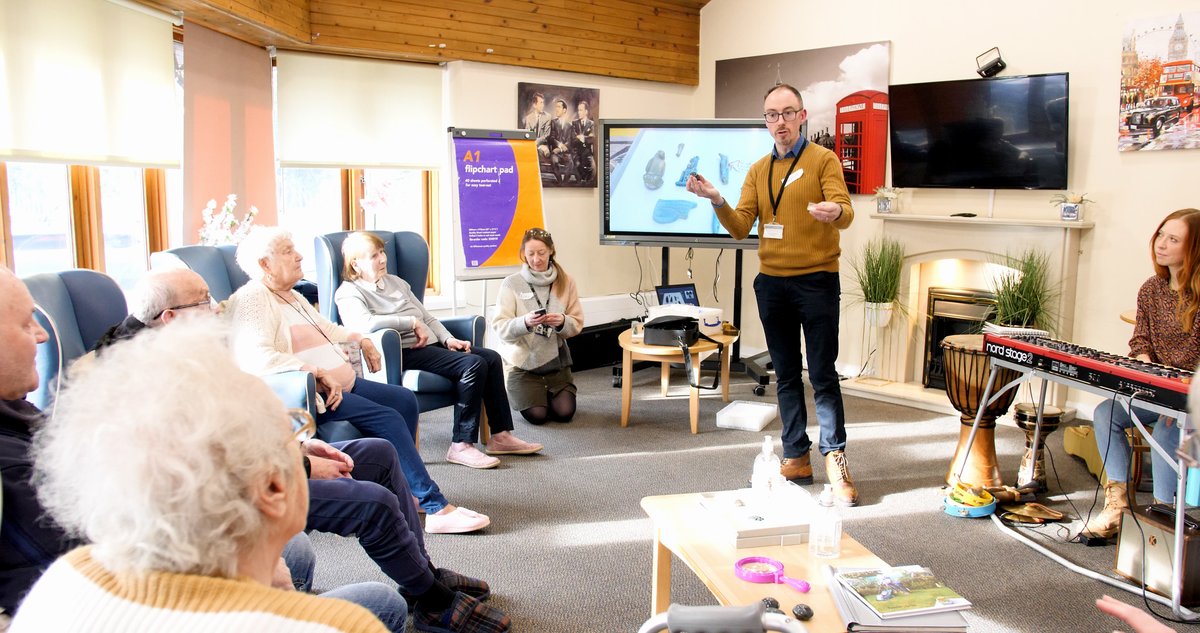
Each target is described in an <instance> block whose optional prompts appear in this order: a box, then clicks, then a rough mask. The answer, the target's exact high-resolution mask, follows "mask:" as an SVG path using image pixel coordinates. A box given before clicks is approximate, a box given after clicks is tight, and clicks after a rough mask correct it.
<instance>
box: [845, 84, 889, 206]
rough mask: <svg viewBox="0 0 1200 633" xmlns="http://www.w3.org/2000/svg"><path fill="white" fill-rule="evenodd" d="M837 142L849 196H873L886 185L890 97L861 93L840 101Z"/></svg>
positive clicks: (874, 93)
mask: <svg viewBox="0 0 1200 633" xmlns="http://www.w3.org/2000/svg"><path fill="white" fill-rule="evenodd" d="M834 125H835V127H834V129H836V130H837V134H836V135H835V137H836V139H837V143H836V145H835V148H834V151H836V152H837V155H838V157H839V158H841V160H842V173H843V174H844V175H845V177H846V188H847V189H849V191H850V193H874V191H875V188H876V187H879V186H882V185H883V179H884V174H883V170H884V167H885V165H886V163H887V136H888V95H887V93H886V92H880V91H878V90H859V91H858V92H855V93H851V94H849V95H846V96H845V97H843V98H842V100H841V101H838V102H837V117H836V119H835V124H834Z"/></svg>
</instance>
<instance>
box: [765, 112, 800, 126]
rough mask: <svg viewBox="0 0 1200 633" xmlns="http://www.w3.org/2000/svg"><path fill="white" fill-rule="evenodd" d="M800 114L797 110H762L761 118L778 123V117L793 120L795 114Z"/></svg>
mask: <svg viewBox="0 0 1200 633" xmlns="http://www.w3.org/2000/svg"><path fill="white" fill-rule="evenodd" d="M799 114H800V111H799V110H784V111H783V112H763V118H764V119H766V120H767V123H778V122H779V119H783V120H784V121H795V120H796V116H798V115H799Z"/></svg>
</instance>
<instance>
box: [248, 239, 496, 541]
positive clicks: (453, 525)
mask: <svg viewBox="0 0 1200 633" xmlns="http://www.w3.org/2000/svg"><path fill="white" fill-rule="evenodd" d="M301 259H302V257H301V255H300V253H299V252H298V251H297V250H296V247H295V244H293V243H292V236H291V233H289V232H287V231H285V230H283V229H280V228H277V227H262V226H260V227H256V228H254V229H253V230H251V231H250V233H249V234H248V235H247V236H246V238H245V239H244V240H242V243H241V244H239V245H238V251H237V260H238V265H239V266H241V267H242V269H243V270H245V271H246V274H247V275H249V276H250V281H249V282H247V283H246V284H245V285H243V286H242V287H241V288H239V289H238V291H237V292H235V293H234V294H233V296H232V297H230V298H229V305H228V307H227V311H228V313H229V314H231V315H232V318H233V321H234V324H235V333H234V353H235V355H236V356H237V359H238V363H239V364H240V365H241V366H242V368H243V369H245V370H246V371H249V372H251V373H254V374H258V375H265V374H272V373H278V372H282V371H290V370H296V369H299V370H303V371H310V372H313V374H314V375H315V376H316V379H317V382H318V385H319V388H320V389H321V391H322V395H323V396H324V400H325V402H324V411H323V412H321V413H320V415H318V416H317V422H318V423H321V422H324V421H326V420H345V421H347V422H349V423H350V424H352V425H354V427H355V428H357V429H358V430H359V431H360V432H361V433H362V434H363V435H366V436H368V437H378V438H382V439H385V440H387V441H389V442H391V444H392V445H393V446H395V447H396V453H397V454H398V455H399V456H400V466H401V468H402V469H403V470H404V476H405V478H407V479H408V483H409V486H410V487H411V488H412V492H413V494H414V495H415V496H416V497H417V502H418V503H419V504H420V506H421V508H423V509H424V510H425V513H426V517H425V531H426V532H430V533H434V534H453V533H463V532H474V531H476V530H480V529H483V528H484V527H487V526H488V524H490V523H491V519H489V518H488V517H487V516H486V515H483V514H479V513H478V512H473V511H471V510H468V509H466V508H461V507H457V506H454V505H452V504H451V503H450V502H449V501H447V500H446V497H445V496H444V495H443V494H442V491H441V490H439V489H438V485H437V484H436V483H435V482H434V481H433V478H432V477H430V476H429V471H427V470H426V469H425V463H424V462H422V461H421V455H420V453H418V452H417V447H416V444H415V441H414V440H415V437H416V432H417V415H418V412H417V399H416V396H414V395H413V394H412V392H411V391H409V390H408V389H405V388H404V387H401V386H398V385H388V384H383V383H378V382H374V381H370V380H359V379H358V378H357V376H356V375H355V372H354V369H353V368H352V367H351V366H350V364H349V363H348V362H347V360H346V357H345V356H344V355H343V354H342V351H341V348H340V347H338V344H339V343H342V342H344V341H360V342H361V343H362V350H363V357H364V359H365V360H366V361H367V362H368V364H370V365H372V366H374V365H375V364H376V363H378V362H379V352H378V351H377V350H376V349H375V348H374V346H373V345H372V344H371V341H370V339H368V338H364V337H363V336H362V335H361V334H359V333H357V332H352V331H350V330H348V329H346V328H343V327H341V326H340V325H337V324H335V323H332V322H330V321H329V320H328V319H326V318H325V317H323V316H321V314H320V313H319V312H317V311H316V310H315V309H313V307H312V305H311V304H309V303H308V301H306V300H305V299H304V298H303V297H302V296H300V293H298V292H296V291H295V290H293V289H292V288H293V286H295V285H296V283H297V282H298V281H300V279H301V277H302V275H303V273H302V272H301V269H300V261H301Z"/></svg>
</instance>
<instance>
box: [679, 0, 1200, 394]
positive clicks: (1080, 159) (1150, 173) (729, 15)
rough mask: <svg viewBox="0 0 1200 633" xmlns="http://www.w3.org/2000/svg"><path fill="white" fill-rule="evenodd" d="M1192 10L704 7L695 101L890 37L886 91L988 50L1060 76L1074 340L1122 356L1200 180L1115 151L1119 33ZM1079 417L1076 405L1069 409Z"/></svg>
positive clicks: (1030, 69) (1006, 206) (1167, 163)
mask: <svg viewBox="0 0 1200 633" xmlns="http://www.w3.org/2000/svg"><path fill="white" fill-rule="evenodd" d="M1195 8H1196V5H1195V3H1194V2H1184V1H1181V0H1176V1H1168V0H1147V1H1145V2H1137V3H1115V2H1101V3H1097V2H1092V1H1086V0H1060V1H1058V2H1035V1H1032V0H1012V1H1010V2H1005V3H998V4H994V5H986V4H979V3H950V2H936V1H932V0H910V1H909V2H890V1H887V0H862V1H860V2H854V3H810V2H804V3H798V2H795V0H754V1H753V2H746V1H745V0H713V1H712V2H711V3H709V4H708V5H707V6H706V7H705V8H704V10H703V11H702V12H701V22H700V24H701V30H700V41H701V49H700V51H701V62H700V69H701V71H700V72H701V79H700V88H699V90H698V92H697V98H698V99H699V100H700V101H701V102H703V103H705V104H708V107H710V108H711V105H710V104H712V102H713V83H714V72H715V61H716V60H718V59H726V58H734V57H745V56H751V55H763V54H768V53H778V52H787V51H793V50H804V49H810V48H820V47H825V46H835V45H840V44H850V43H856V42H868V41H876V40H888V41H890V42H891V54H892V68H891V83H893V84H900V83H911V82H918V81H937V80H945V79H967V78H973V77H975V76H976V75H975V56H976V55H979V54H980V53H982V52H984V51H985V50H987V49H988V48H991V47H992V46H998V47H999V48H1000V51H1001V53H1002V54H1003V57H1004V60H1005V62H1007V63H1008V69H1007V70H1005V71H1004V74H1005V75H1020V74H1033V73H1044V72H1059V71H1067V72H1070V73H1071V104H1070V130H1069V133H1070V174H1069V183H1070V188H1071V190H1073V191H1077V192H1087V193H1088V194H1089V195H1088V197H1089V198H1092V199H1094V200H1096V203H1095V204H1092V205H1089V208H1088V209H1087V214H1088V215H1087V218H1086V219H1089V220H1092V221H1094V222H1095V223H1096V227H1095V228H1094V229H1093V230H1091V231H1088V232H1086V233H1085V237H1084V239H1083V243H1082V246H1081V250H1082V253H1081V260H1080V276H1079V279H1078V295H1077V298H1076V299H1077V301H1076V311H1075V330H1074V339H1075V342H1077V343H1080V344H1083V345H1088V346H1091V347H1095V348H1099V349H1105V350H1110V351H1117V352H1125V351H1127V350H1128V345H1127V343H1128V340H1129V336H1130V334H1131V333H1132V327H1131V326H1129V325H1128V324H1125V323H1123V322H1121V321H1120V319H1119V317H1118V315H1119V314H1120V313H1121V312H1122V311H1124V310H1128V309H1130V308H1132V307H1133V305H1134V302H1135V299H1136V294H1137V289H1138V286H1139V285H1140V284H1141V283H1142V281H1144V280H1145V279H1146V278H1147V277H1149V276H1150V275H1151V274H1152V273H1153V271H1152V269H1151V266H1150V259H1149V248H1148V243H1149V239H1150V233H1151V232H1152V231H1153V230H1154V228H1155V227H1156V226H1157V224H1158V222H1159V221H1160V220H1161V219H1162V217H1163V216H1165V215H1166V214H1167V213H1169V212H1171V211H1174V210H1175V209H1179V208H1181V207H1200V196H1198V195H1197V194H1196V189H1195V187H1194V186H1189V184H1190V183H1189V180H1188V178H1189V177H1190V178H1195V177H1196V176H1197V175H1200V169H1198V166H1200V151H1197V150H1177V151H1159V152H1140V153H1138V152H1134V153H1119V152H1117V149H1116V131H1117V130H1116V128H1117V104H1118V91H1119V82H1120V61H1121V38H1122V35H1123V32H1124V28H1125V25H1126V23H1127V22H1128V21H1129V20H1130V19H1137V18H1147V17H1158V16H1168V17H1171V18H1174V17H1175V16H1176V15H1178V14H1179V13H1180V12H1181V11H1185V10H1192V11H1194V10H1195ZM790 16H794V17H790ZM1188 26H1189V27H1190V30H1191V33H1192V34H1193V35H1195V34H1198V33H1200V24H1193V25H1188ZM709 112H711V110H709ZM1048 200H1049V192H1023V191H1021V192H998V193H997V194H996V202H995V209H994V212H995V215H996V216H997V217H1022V218H1045V219H1052V218H1056V217H1057V215H1056V213H1057V211H1056V210H1055V209H1054V208H1053V207H1052V206H1050V205H1049V204H1048ZM906 202H907V209H906V210H907V211H909V212H914V213H922V212H924V213H947V214H948V213H951V212H953V211H954V210H970V211H979V210H981V209H986V205H987V194H986V193H985V192H970V191H928V190H926V191H917V192H914V193H913V195H912V197H911V199H910V200H907V201H906ZM872 204H873V203H872V201H871V199H870V198H868V197H865V196H856V197H855V209H856V211H857V212H858V214H859V215H858V217H857V219H856V220H855V223H854V225H853V226H852V227H851V228H850V230H849V231H847V232H846V233H845V234H844V235H843V240H842V246H843V250H844V252H845V253H847V254H850V253H854V252H855V251H856V250H857V248H858V247H859V246H860V245H861V244H862V243H864V242H865V241H866V240H867V239H868V238H869V237H871V236H873V235H875V234H877V233H878V232H879V231H880V229H881V225H882V222H879V221H878V220H872V219H870V218H868V217H867V214H868V212H869V211H870V206H871V205H872ZM1013 246H1014V247H1019V246H1020V245H1013ZM748 274H749V273H748ZM845 287H846V286H845V285H843V288H845ZM750 301H751V302H752V301H753V300H752V298H751V299H750ZM848 304H849V301H848V300H847V299H846V298H845V297H844V298H843V310H844V312H843V317H842V337H841V338H842V354H841V360H842V361H843V363H849V362H857V359H858V358H859V353H858V347H859V340H860V338H861V336H860V334H861V325H860V324H861V322H862V321H861V317H860V312H859V310H860V308H859V307H857V306H853V307H851V306H849V305H848ZM751 305H753V304H752V303H751ZM1074 398H1079V400H1080V401H1082V402H1087V403H1090V402H1094V399H1091V398H1090V397H1089V396H1086V395H1082V394H1077V393H1072V399H1074ZM1090 409H1091V406H1090V404H1089V405H1084V406H1082V407H1081V413H1084V414H1085V415H1086V414H1088V413H1090Z"/></svg>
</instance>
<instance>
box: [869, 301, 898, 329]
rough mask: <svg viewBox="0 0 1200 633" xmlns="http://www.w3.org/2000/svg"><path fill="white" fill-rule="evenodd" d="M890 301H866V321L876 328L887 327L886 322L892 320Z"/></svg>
mask: <svg viewBox="0 0 1200 633" xmlns="http://www.w3.org/2000/svg"><path fill="white" fill-rule="evenodd" d="M893 307H894V306H893V305H892V304H891V303H871V302H867V303H866V308H865V311H866V315H867V323H868V324H870V325H872V326H874V327H878V328H884V327H887V325H888V323H891V322H892V309H893Z"/></svg>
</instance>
